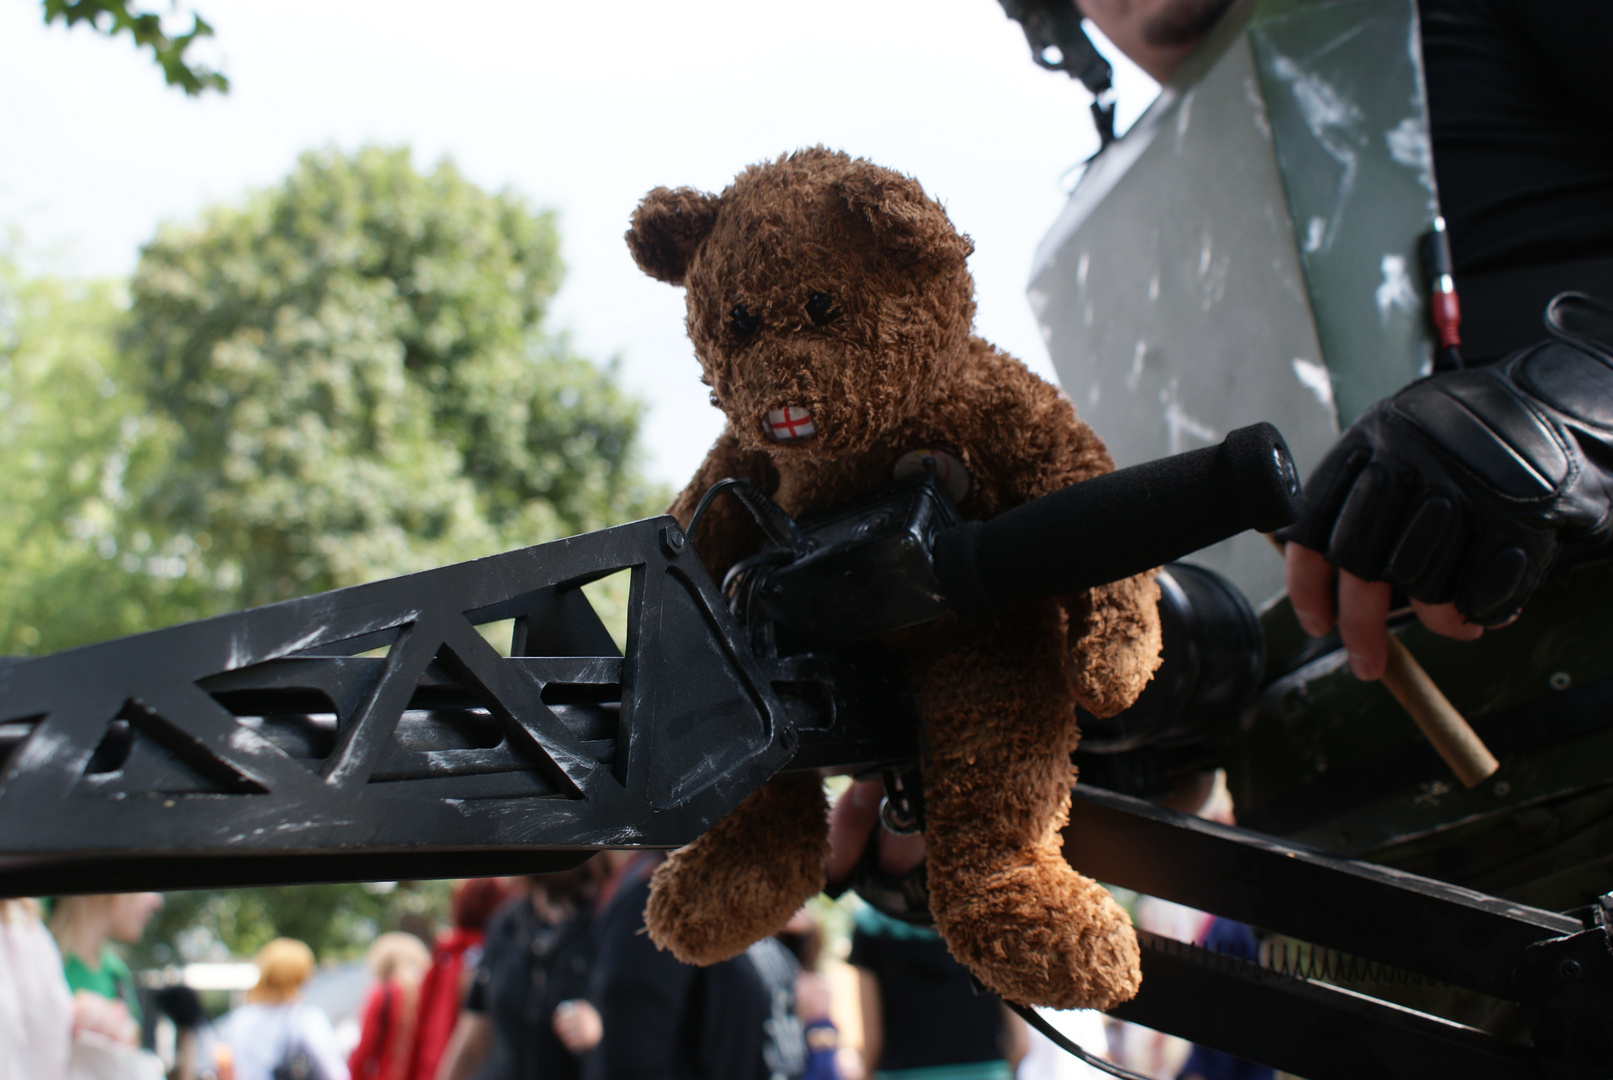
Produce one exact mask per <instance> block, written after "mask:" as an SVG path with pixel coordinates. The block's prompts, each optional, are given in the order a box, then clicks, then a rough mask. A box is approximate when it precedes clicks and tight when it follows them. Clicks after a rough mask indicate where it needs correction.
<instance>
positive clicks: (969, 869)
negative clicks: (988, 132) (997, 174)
mask: <svg viewBox="0 0 1613 1080" xmlns="http://www.w3.org/2000/svg"><path fill="white" fill-rule="evenodd" d="M627 243H628V246H629V248H631V250H632V253H633V257H634V259H635V260H637V262H638V265H639V266H640V267H641V268H642V269H643V270H644V272H645V273H647V274H649V275H650V276H652V277H655V278H657V279H659V280H661V281H665V282H668V283H670V284H673V285H682V286H683V287H684V289H685V291H686V294H687V299H688V312H689V315H688V323H687V326H688V332H689V338H690V340H692V341H693V342H694V348H695V354H696V355H697V356H698V357H699V359H700V365H701V368H702V369H703V371H704V381H705V382H706V383H707V385H709V386H710V387H711V400H712V403H713V404H714V405H716V406H717V407H718V408H719V409H721V410H722V411H723V414H724V415H725V416H726V417H727V421H728V422H727V426H726V428H725V430H724V431H723V433H722V435H721V436H720V437H719V438H718V440H717V442H716V445H714V446H713V447H712V449H711V452H710V453H709V454H708V455H707V457H706V460H705V463H704V464H703V465H702V466H701V467H700V470H699V471H698V472H697V473H696V474H695V477H694V479H693V480H691V481H690V483H689V486H688V487H687V488H685V489H684V491H683V493H682V494H681V495H679V496H678V498H677V500H676V501H675V502H674V503H673V505H672V508H671V511H670V512H671V513H672V514H673V515H675V516H676V517H677V518H678V519H679V520H680V521H682V522H684V523H685V524H687V523H688V521H689V517H690V514H691V512H692V511H693V509H694V506H695V503H696V501H697V500H698V499H699V497H700V495H701V494H702V493H703V492H704V491H705V490H706V489H707V488H708V487H710V486H711V485H712V484H713V483H715V482H716V481H718V480H720V479H722V478H724V477H728V476H737V477H747V478H749V479H750V480H753V481H755V482H756V483H757V484H759V485H761V486H762V488H763V489H764V490H766V491H767V492H768V493H769V494H770V495H771V496H772V497H773V499H774V500H776V501H777V502H778V503H779V504H780V505H781V506H782V507H783V508H784V509H785V510H786V511H788V512H789V513H790V514H792V515H794V516H796V517H802V516H806V515H811V514H814V513H818V512H820V511H824V510H827V509H830V508H831V507H834V506H837V505H838V504H841V503H844V502H846V501H848V500H850V499H852V498H854V497H856V496H859V495H863V494H866V493H868V492H870V491H872V490H874V489H876V488H879V487H881V486H883V485H885V484H887V483H889V482H890V481H891V479H892V476H893V470H895V471H896V472H901V471H903V470H905V469H908V468H911V467H912V462H913V461H914V460H915V455H914V453H913V452H914V451H922V452H923V456H924V457H927V458H928V459H929V461H928V463H929V464H930V466H931V467H935V466H936V464H937V463H939V466H940V468H941V469H942V470H943V471H945V470H947V469H950V470H951V475H950V476H949V477H948V478H947V482H948V486H949V488H950V489H951V491H952V493H953V494H954V496H956V500H957V503H958V507H959V510H960V511H961V512H962V514H963V515H964V517H966V518H971V519H985V518H990V517H992V516H994V515H996V514H1000V513H1002V512H1003V511H1005V510H1007V509H1009V508H1011V507H1013V506H1016V505H1018V504H1020V503H1023V502H1025V501H1026V500H1029V499H1033V498H1036V497H1037V496H1040V495H1045V494H1047V493H1049V492H1051V491H1055V490H1057V489H1059V488H1061V487H1064V486H1065V485H1068V484H1072V483H1075V482H1076V481H1079V480H1085V479H1087V478H1089V477H1092V476H1095V475H1097V474H1099V473H1103V472H1107V471H1109V470H1110V469H1112V468H1113V467H1114V464H1113V461H1112V460H1111V459H1110V457H1109V454H1108V452H1107V451H1106V450H1105V449H1104V447H1103V443H1102V442H1101V441H1100V440H1099V439H1098V437H1097V435H1095V434H1094V433H1093V432H1092V430H1091V429H1090V428H1088V427H1087V426H1086V425H1085V424H1083V423H1082V422H1081V421H1079V420H1077V419H1076V417H1075V411H1074V409H1073V408H1072V407H1071V405H1070V402H1069V399H1068V398H1067V397H1065V396H1064V395H1063V394H1061V393H1060V392H1059V391H1058V390H1056V389H1055V388H1054V387H1052V386H1049V385H1048V384H1047V383H1045V382H1043V381H1042V380H1041V379H1039V378H1037V377H1036V376H1035V375H1032V374H1031V373H1030V372H1029V371H1028V370H1027V369H1026V368H1025V366H1024V365H1023V364H1021V363H1020V362H1019V361H1017V360H1015V359H1013V358H1012V357H1010V356H1008V355H1006V354H1004V353H1001V352H999V351H997V350H996V349H995V348H993V347H992V346H991V345H989V344H988V343H986V342H985V341H983V340H981V339H980V338H978V337H975V336H973V335H972V333H971V326H972V323H973V319H974V282H973V279H972V278H971V277H970V276H969V272H968V270H967V268H966V267H965V265H964V261H965V259H966V258H967V257H968V256H969V255H970V253H971V252H972V251H973V250H974V246H973V244H972V243H971V242H970V241H969V240H968V238H966V237H964V236H960V235H959V234H958V232H957V231H956V230H955V229H954V228H953V227H952V223H951V222H950V221H949V220H948V219H947V216H946V212H945V211H944V210H943V209H942V208H941V206H940V205H939V204H938V203H936V202H935V201H934V200H932V199H930V198H928V197H926V196H925V194H924V191H923V189H922V188H920V186H919V185H918V183H917V182H916V181H914V180H912V179H911V178H909V177H906V176H902V175H900V174H898V173H895V172H892V171H890V170H888V169H884V168H880V167H879V166H876V165H873V164H871V163H870V162H867V161H864V160H861V159H853V158H850V157H848V156H846V155H845V154H842V153H837V152H832V151H828V150H825V149H822V148H816V149H812V150H803V151H800V152H797V153H794V154H790V155H787V156H784V157H781V158H779V159H778V160H777V161H774V162H770V163H766V164H761V165H756V166H752V167H751V168H749V169H747V170H745V171H744V172H743V173H741V174H740V175H739V177H738V178H737V179H735V180H734V182H733V184H731V185H730V186H729V187H728V189H727V190H726V191H724V192H723V193H722V194H721V195H710V194H706V193H704V192H700V191H695V190H693V189H690V188H678V189H675V190H673V189H668V188H656V189H655V190H654V191H652V192H650V193H649V194H648V195H647V196H645V197H644V200H643V202H641V203H640V204H639V207H638V209H637V211H636V212H635V213H634V215H633V227H632V229H631V230H629V232H628V233H627ZM760 541H761V534H760V533H759V532H758V531H757V529H756V528H755V526H754V524H753V523H752V522H751V521H750V520H749V518H748V517H747V516H746V515H745V514H744V512H743V510H742V509H740V508H738V507H737V506H736V504H735V503H733V502H732V501H719V502H717V503H715V504H714V505H713V507H712V509H711V511H710V515H709V517H708V518H707V519H706V521H705V522H704V523H703V524H702V527H701V534H700V536H699V537H698V538H697V541H696V546H697V548H698V550H699V552H700V556H701V559H702V561H703V562H704V564H705V566H706V568H707V569H708V570H709V571H710V572H711V575H712V577H713V578H714V579H716V580H719V581H720V580H721V579H722V575H723V573H724V572H725V571H726V570H727V569H728V568H729V567H730V566H732V565H733V564H734V563H735V562H737V561H738V560H739V559H741V558H743V557H745V556H747V555H749V554H751V553H753V552H754V551H755V550H756V549H757V547H758V546H759V544H760ZM1158 598H1159V593H1158V589H1157V587H1156V586H1155V584H1154V581H1153V577H1152V575H1142V576H1139V577H1134V578H1129V579H1126V580H1124V581H1119V582H1116V583H1114V584H1112V585H1107V586H1104V587H1102V588H1097V589H1093V590H1091V591H1090V592H1087V593H1083V594H1080V595H1074V596H1067V597H1063V598H1061V599H1059V600H1057V601H1054V600H1048V601H1044V602H1037V603H1027V604H1024V605H1021V606H1019V607H1017V608H1014V609H1013V610H1011V611H1009V612H1008V613H1006V614H1003V615H1001V616H999V617H997V618H994V619H991V620H989V621H986V622H967V621H964V620H962V619H958V618H955V617H948V618H946V619H943V620H940V621H938V622H935V623H931V624H928V625H926V626H921V627H916V628H913V629H910V630H907V631H902V632H900V633H897V634H893V635H889V636H888V638H887V640H886V641H885V644H886V645H887V646H889V647H890V648H891V649H892V650H893V652H894V653H895V655H897V656H898V657H900V658H901V662H902V663H903V664H904V666H905V669H906V673H907V676H908V678H909V680H910V683H911V686H912V688H913V692H914V696H915V699H916V702H917V706H918V710H919V715H920V718H921V720H922V722H923V724H924V732H925V746H926V748H927V757H926V760H925V761H924V762H923V777H924V785H925V800H926V813H927V818H928V822H927V825H926V830H925V839H926V842H927V845H928V851H929V855H928V863H929V866H928V876H929V889H930V903H931V910H932V913H933V915H934V917H935V923H936V927H937V928H938V929H939V931H940V933H941V936H942V937H943V938H944V939H945V940H946V942H947V945H948V947H949V948H950V949H951V951H952V953H953V955H955V956H956V957H958V959H959V960H961V961H963V963H965V964H966V965H968V966H969V967H970V968H971V969H972V970H973V971H974V972H975V973H976V975H977V976H979V978H980V979H981V981H982V982H984V983H985V984H986V985H987V986H988V987H990V988H991V989H992V990H994V991H996V992H997V993H998V994H1000V995H1001V996H1003V997H1004V998H1006V999H1008V1000H1011V1001H1016V1002H1020V1003H1025V1004H1038V1005H1049V1006H1056V1007H1059V1008H1073V1007H1095V1008H1100V1009H1102V1008H1108V1007H1110V1006H1112V1005H1115V1004H1117V1003H1118V1002H1121V1001H1124V1000H1126V999H1127V998H1129V997H1131V996H1132V995H1133V994H1134V993H1136V990H1137V986H1138V983H1139V980H1140V974H1139V971H1138V957H1137V941H1136V936H1135V934H1134V933H1133V931H1132V928H1131V923H1130V920H1129V919H1128V918H1127V916H1126V913H1125V911H1124V910H1123V909H1122V908H1121V907H1120V905H1119V904H1117V903H1115V901H1114V900H1113V899H1112V898H1111V897H1110V896H1109V894H1108V893H1107V892H1106V891H1104V889H1103V888H1102V887H1101V886H1099V885H1098V884H1097V883H1095V882H1093V881H1090V880H1088V879H1087V878H1084V877H1082V876H1081V875H1079V874H1077V873H1076V872H1075V871H1074V870H1072V869H1071V868H1070V866H1069V865H1068V864H1067V863H1066V862H1065V861H1064V858H1063V856H1062V854H1061V852H1060V844H1061V839H1060V830H1061V829H1062V827H1063V826H1064V825H1065V823H1066V820H1067V817H1068V813H1069V804H1070V793H1069V788H1070V784H1071V783H1072V782H1073V780H1074V769H1073V767H1072V765H1071V762H1070V753H1071V751H1072V750H1074V749H1075V744H1076V740H1077V738H1078V732H1077V730H1076V722H1075V705H1076V703H1077V702H1079V703H1080V704H1081V705H1082V706H1083V707H1084V708H1086V709H1088V710H1089V711H1091V712H1092V713H1094V714H1095V715H1098V716H1110V715H1112V714H1114V713H1116V712H1118V711H1120V710H1121V709H1123V708H1125V707H1126V706H1127V705H1129V704H1131V702H1132V701H1134V700H1135V699H1136V697H1137V695H1138V693H1139V692H1140V691H1141V690H1142V688H1143V685H1144V684H1145V683H1147V681H1148V679H1149V677H1150V676H1151V675H1152V673H1153V671H1154V669H1155V668H1156V667H1157V666H1158V664H1159V648H1160V631H1159V617H1158V611H1157V604H1158ZM827 853H828V825H827V807H826V803H825V798H824V793H823V786H822V783H821V781H820V779H819V778H818V777H817V776H815V775H812V774H798V773H797V774H785V775H781V776H777V777H775V778H774V779H772V780H771V781H769V782H768V783H767V784H766V785H764V786H763V787H762V788H761V789H760V790H758V791H756V792H755V793H754V794H752V795H751V796H750V798H748V799H747V800H746V801H745V802H744V803H743V804H741V805H740V806H739V808H738V809H736V810H735V811H734V812H733V813H731V814H730V815H728V817H726V818H724V819H723V820H722V821H721V822H719V823H718V824H717V825H716V826H715V827H714V828H712V829H711V830H710V831H709V832H707V833H706V834H705V835H704V836H702V837H701V838H700V839H699V840H696V841H695V842H694V843H692V844H690V845H689V846H688V847H685V848H683V849H682V850H680V851H678V852H676V853H674V854H673V855H672V856H671V858H669V859H668V860H667V862H666V863H665V864H664V865H663V866H662V867H661V868H660V870H659V871H657V873H656V875H655V878H654V882H653V888H652V892H651V896H650V903H649V908H648V910H647V912H646V919H647V922H648V925H649V931H650V935H651V937H652V938H653V939H654V940H655V941H656V943H657V944H658V945H660V946H662V947H664V948H667V949H670V950H671V951H672V952H673V953H674V954H675V955H676V956H677V957H678V958H679V959H682V960H684V961H687V962H691V963H696V964H708V963H714V962H716V961H718V960H722V959H725V958H727V957H729V956H732V955H734V954H736V953H738V952H739V951H741V950H743V949H744V948H745V947H746V946H748V945H750V944H751V943H752V942H754V941H757V940H759V939H760V938H763V937H765V936H767V935H769V934H772V933H774V932H776V931H777V930H778V929H779V928H780V927H781V926H783V925H784V923H785V922H786V920H788V919H789V917H790V916H791V914H793V913H794V912H795V911H796V910H797V909H798V908H799V907H800V906H801V904H802V903H803V902H805V901H806V900H807V899H808V898H809V897H811V896H813V895H815V894H816V893H817V892H818V891H819V890H820V889H821V888H822V887H823V883H824V882H823V865H824V858H825V856H826V855H827Z"/></svg>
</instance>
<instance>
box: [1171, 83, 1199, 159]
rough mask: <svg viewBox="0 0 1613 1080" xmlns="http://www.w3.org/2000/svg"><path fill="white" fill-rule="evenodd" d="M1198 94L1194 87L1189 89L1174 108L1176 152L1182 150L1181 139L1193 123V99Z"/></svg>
mask: <svg viewBox="0 0 1613 1080" xmlns="http://www.w3.org/2000/svg"><path fill="white" fill-rule="evenodd" d="M1196 96H1198V89H1197V88H1196V87H1195V88H1194V89H1192V90H1189V91H1188V92H1187V94H1186V96H1184V97H1183V98H1182V104H1181V106H1180V107H1178V108H1177V110H1176V152H1177V153H1178V154H1180V153H1181V152H1182V140H1183V139H1185V138H1187V129H1188V126H1189V125H1190V124H1192V123H1193V99H1194V98H1195V97H1196Z"/></svg>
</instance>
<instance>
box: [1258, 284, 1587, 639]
mask: <svg viewBox="0 0 1613 1080" xmlns="http://www.w3.org/2000/svg"><path fill="white" fill-rule="evenodd" d="M1545 321H1546V329H1547V330H1548V332H1549V333H1550V337H1548V338H1547V339H1546V340H1545V341H1542V342H1540V343H1539V344H1537V345H1534V346H1531V347H1530V348H1528V349H1524V350H1522V351H1520V352H1517V353H1514V354H1512V355H1511V356H1509V357H1507V358H1506V359H1505V360H1502V361H1501V362H1499V363H1497V364H1495V365H1493V366H1491V367H1487V368H1479V369H1473V370H1466V371H1448V372H1443V373H1441V374H1438V375H1433V376H1430V377H1428V378H1426V379H1422V380H1420V381H1418V382H1415V383H1413V384H1412V385H1410V386H1408V387H1406V389H1404V390H1402V391H1400V393H1398V394H1396V395H1395V396H1394V397H1392V398H1389V399H1388V400H1386V401H1381V402H1379V403H1378V404H1377V405H1375V406H1373V407H1372V408H1371V409H1370V410H1369V411H1367V412H1366V413H1363V414H1362V415H1361V416H1360V417H1359V418H1357V420H1356V421H1355V423H1353V424H1351V425H1350V427H1349V429H1348V430H1346V431H1345V432H1344V434H1343V435H1342V436H1340V438H1339V441H1338V443H1337V444H1336V445H1335V446H1334V447H1333V449H1332V450H1330V451H1328V454H1327V457H1325V458H1324V459H1323V460H1322V463H1321V464H1320V465H1318V466H1317V467H1316V471H1315V472H1314V473H1313V474H1312V475H1311V478H1310V480H1309V482H1307V483H1306V485H1305V508H1304V510H1303V512H1302V513H1301V515H1300V519H1299V522H1298V523H1297V524H1295V525H1294V526H1292V527H1291V528H1289V529H1288V530H1286V531H1285V532H1283V533H1282V534H1280V535H1281V536H1282V538H1283V539H1285V540H1294V541H1297V542H1299V543H1300V544H1303V545H1304V546H1305V547H1308V548H1311V549H1313V550H1315V551H1320V552H1322V553H1324V554H1325V555H1326V556H1327V558H1328V560H1329V561H1330V562H1332V563H1334V564H1336V565H1337V566H1340V567H1342V568H1343V569H1345V570H1348V571H1349V572H1350V573H1352V574H1354V575H1356V576H1357V577H1360V578H1364V579H1366V580H1368V581H1387V582H1390V583H1392V584H1394V585H1397V586H1399V587H1400V588H1401V589H1403V590H1404V591H1405V592H1406V593H1407V594H1408V595H1410V596H1411V597H1413V598H1414V599H1417V600H1423V601H1426V602H1428V603H1431V604H1441V603H1446V602H1448V601H1455V603H1456V607H1457V610H1458V611H1460V612H1461V613H1462V614H1463V615H1465V616H1467V617H1468V618H1469V619H1472V620H1473V621H1474V622H1478V623H1481V624H1483V625H1487V626H1494V625H1497V624H1499V623H1503V622H1505V621H1507V620H1508V619H1509V618H1511V617H1512V616H1513V615H1514V614H1515V613H1516V612H1517V611H1518V610H1519V608H1521V607H1522V606H1523V603H1524V601H1525V600H1527V599H1528V598H1529V595H1530V594H1531V593H1533V592H1534V591H1535V589H1536V588H1538V587H1539V585H1540V583H1541V581H1542V580H1544V578H1545V576H1546V574H1547V572H1548V571H1549V570H1550V569H1551V566H1552V564H1553V563H1554V562H1555V561H1556V560H1557V558H1558V557H1559V555H1560V554H1561V553H1562V552H1564V551H1565V550H1567V551H1576V550H1583V549H1590V548H1595V547H1599V546H1601V545H1604V544H1606V543H1607V542H1608V540H1609V538H1610V536H1613V306H1609V305H1607V304H1604V303H1602V302H1600V301H1597V300H1593V299H1592V298H1590V297H1588V296H1584V295H1582V294H1579V293H1563V294H1562V295H1560V296H1558V297H1557V298H1556V299H1554V300H1553V301H1552V302H1551V304H1550V305H1548V306H1547V309H1546V319H1545Z"/></svg>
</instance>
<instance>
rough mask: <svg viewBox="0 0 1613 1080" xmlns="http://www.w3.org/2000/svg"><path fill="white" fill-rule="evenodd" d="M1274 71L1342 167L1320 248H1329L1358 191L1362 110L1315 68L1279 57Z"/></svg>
mask: <svg viewBox="0 0 1613 1080" xmlns="http://www.w3.org/2000/svg"><path fill="white" fill-rule="evenodd" d="M1272 71H1273V72H1274V73H1275V74H1276V76H1277V77H1278V78H1279V79H1282V80H1283V81H1284V82H1286V83H1288V84H1289V87H1290V88H1291V89H1292V91H1293V94H1294V104H1296V105H1298V106H1299V112H1300V115H1301V116H1303V117H1304V118H1305V126H1306V127H1307V128H1309V129H1310V133H1311V135H1312V137H1313V138H1315V139H1316V141H1317V143H1318V144H1319V145H1320V146H1321V147H1322V149H1323V150H1324V151H1325V152H1326V153H1327V155H1328V156H1329V157H1331V158H1332V159H1333V160H1334V161H1336V162H1338V165H1339V168H1340V170H1341V172H1340V175H1339V181H1338V189H1337V191H1336V193H1335V197H1334V203H1333V213H1332V214H1331V215H1330V221H1329V225H1328V230H1327V232H1326V234H1325V235H1324V236H1323V239H1322V244H1321V246H1320V247H1319V248H1318V249H1317V250H1319V251H1326V250H1327V249H1328V248H1329V247H1331V246H1332V244H1333V238H1334V236H1335V235H1337V232H1338V226H1339V219H1340V218H1342V217H1343V210H1344V206H1345V204H1346V203H1347V202H1349V201H1350V196H1351V195H1353V194H1354V193H1355V178H1356V174H1357V173H1358V172H1359V171H1360V168H1361V162H1360V153H1359V150H1360V148H1361V147H1363V146H1365V140H1363V139H1362V137H1361V135H1360V133H1359V132H1357V131H1356V127H1357V125H1358V124H1360V122H1361V119H1362V116H1361V110H1360V109H1358V108H1356V106H1355V103H1354V102H1353V101H1351V100H1350V99H1349V98H1347V97H1345V96H1344V95H1343V94H1342V93H1340V92H1339V91H1338V90H1337V89H1336V88H1335V87H1334V86H1333V85H1332V84H1331V83H1329V82H1327V81H1326V80H1325V79H1323V78H1321V77H1320V76H1318V75H1316V74H1315V73H1313V72H1307V71H1306V70H1305V69H1303V68H1302V67H1300V66H1299V64H1297V63H1296V62H1295V61H1294V60H1292V59H1290V58H1289V57H1286V56H1279V57H1277V58H1276V60H1274V61H1273V62H1272Z"/></svg>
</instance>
